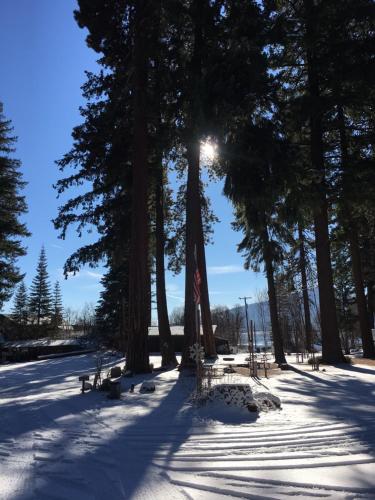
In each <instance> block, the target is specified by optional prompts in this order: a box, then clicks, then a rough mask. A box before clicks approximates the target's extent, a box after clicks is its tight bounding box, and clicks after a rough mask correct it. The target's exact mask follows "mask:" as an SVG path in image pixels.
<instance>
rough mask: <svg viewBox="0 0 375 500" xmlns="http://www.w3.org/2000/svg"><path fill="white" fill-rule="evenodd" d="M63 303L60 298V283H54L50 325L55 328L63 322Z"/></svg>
mask: <svg viewBox="0 0 375 500" xmlns="http://www.w3.org/2000/svg"><path fill="white" fill-rule="evenodd" d="M63 312H64V310H63V302H62V296H61V288H60V283H59V282H58V281H56V282H55V285H54V287H53V292H52V301H51V324H52V325H53V326H55V327H58V326H59V325H61V323H62V321H63Z"/></svg>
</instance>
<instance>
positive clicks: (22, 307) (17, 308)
mask: <svg viewBox="0 0 375 500" xmlns="http://www.w3.org/2000/svg"><path fill="white" fill-rule="evenodd" d="M28 306H29V304H28V297H27V289H26V285H25V283H24V281H21V283H20V284H19V285H18V288H17V291H16V293H15V295H14V299H13V309H12V318H13V319H14V321H15V322H16V323H18V324H20V325H26V324H27V320H28V315H29V307H28Z"/></svg>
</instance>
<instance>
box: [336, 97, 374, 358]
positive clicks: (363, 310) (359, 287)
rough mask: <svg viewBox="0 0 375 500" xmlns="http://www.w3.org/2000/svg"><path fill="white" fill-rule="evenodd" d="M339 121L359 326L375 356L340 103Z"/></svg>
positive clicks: (370, 354) (364, 342) (366, 351)
mask: <svg viewBox="0 0 375 500" xmlns="http://www.w3.org/2000/svg"><path fill="white" fill-rule="evenodd" d="M338 122H339V133H340V147H341V164H342V169H343V174H342V175H343V192H342V198H343V200H342V204H343V211H344V217H345V222H346V225H347V228H346V231H345V232H346V237H347V239H348V241H349V250H350V257H351V265H352V274H353V279H354V286H355V294H356V301H357V308H358V318H359V327H360V331H361V337H362V347H363V357H365V358H373V357H375V349H374V342H373V340H372V334H371V329H370V324H369V321H368V311H367V307H366V296H365V288H364V283H363V273H362V263H361V256H360V251H359V242H358V230H357V225H356V223H355V221H354V219H353V217H352V215H351V211H350V207H349V206H348V203H347V192H348V188H349V186H348V182H350V179H348V172H347V170H348V167H349V149H348V141H347V137H346V126H345V115H344V110H343V107H342V106H341V105H340V106H339V108H338Z"/></svg>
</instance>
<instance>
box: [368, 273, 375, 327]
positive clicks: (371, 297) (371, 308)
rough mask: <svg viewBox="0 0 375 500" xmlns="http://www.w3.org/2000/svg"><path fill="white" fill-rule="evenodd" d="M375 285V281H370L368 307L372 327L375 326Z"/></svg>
mask: <svg viewBox="0 0 375 500" xmlns="http://www.w3.org/2000/svg"><path fill="white" fill-rule="evenodd" d="M374 285H375V283H374V282H373V281H369V282H368V284H367V309H368V317H369V323H370V328H372V329H373V328H375V321H374V319H375V318H374Z"/></svg>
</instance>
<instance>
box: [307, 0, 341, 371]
mask: <svg viewBox="0 0 375 500" xmlns="http://www.w3.org/2000/svg"><path fill="white" fill-rule="evenodd" d="M304 4H305V8H306V19H307V21H306V23H307V24H306V62H307V73H308V92H309V96H310V99H311V114H310V142H311V145H310V149H311V164H312V167H313V168H314V170H315V172H316V175H317V178H318V179H319V180H318V181H317V183H316V200H315V207H314V232H315V250H316V264H317V274H318V285H319V305H320V321H321V330H322V358H323V361H325V362H327V363H340V362H343V361H344V356H343V353H342V349H341V343H340V335H339V330H338V324H337V316H336V304H335V295H334V289H333V275H332V264H331V252H330V240H329V229H328V203H327V195H326V192H327V187H326V180H325V168H324V154H323V132H322V116H321V111H320V107H321V97H320V90H319V82H318V73H317V68H316V60H315V54H314V48H315V44H314V40H315V33H314V29H315V27H316V23H317V21H316V18H315V12H316V11H315V9H316V8H317V7H316V6H315V5H314V3H313V1H312V0H304Z"/></svg>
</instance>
